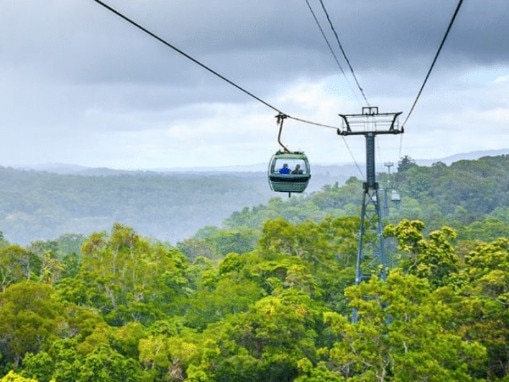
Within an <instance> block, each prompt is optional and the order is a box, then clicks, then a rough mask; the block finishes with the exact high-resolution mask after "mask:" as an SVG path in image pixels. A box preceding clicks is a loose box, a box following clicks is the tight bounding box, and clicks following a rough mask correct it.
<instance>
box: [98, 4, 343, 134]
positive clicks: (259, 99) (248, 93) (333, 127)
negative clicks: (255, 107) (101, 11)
mask: <svg viewBox="0 0 509 382" xmlns="http://www.w3.org/2000/svg"><path fill="white" fill-rule="evenodd" d="M94 1H95V2H96V3H98V4H99V5H102V6H103V7H104V8H106V9H107V10H109V11H110V12H112V13H114V14H115V15H117V16H118V17H120V18H122V19H123V20H125V21H127V22H128V23H129V24H131V25H133V26H135V27H136V28H138V29H140V30H141V31H143V32H145V33H146V34H148V35H149V36H151V37H153V38H154V39H156V40H157V41H159V42H161V43H162V44H164V45H165V46H167V47H168V48H170V49H173V50H174V51H175V52H177V53H179V54H181V55H183V56H184V57H185V58H187V59H188V60H191V61H192V62H193V63H195V64H196V65H198V66H201V67H202V68H203V69H205V70H207V71H208V72H210V73H212V74H213V75H215V76H216V77H219V78H220V79H222V80H223V81H225V82H227V83H228V84H230V85H231V86H233V87H235V88H237V89H238V90H240V91H241V92H243V93H245V94H247V95H248V96H250V97H251V98H254V99H255V100H257V101H258V102H260V103H262V104H264V105H265V106H267V107H268V108H270V109H272V110H274V111H276V112H277V113H278V114H283V115H286V116H287V117H288V118H291V119H293V120H296V121H299V122H302V123H307V124H310V125H315V126H321V127H328V128H331V129H338V127H337V126H331V125H326V124H323V123H318V122H313V121H308V120H306V119H302V118H297V117H292V116H290V115H288V114H286V113H283V112H282V111H281V110H280V109H278V108H277V107H275V106H273V105H271V104H270V103H268V102H267V101H264V100H263V99H261V98H260V97H258V96H256V95H254V94H253V93H251V92H250V91H248V90H246V89H244V88H243V87H241V86H240V85H237V84H236V83H235V82H233V81H232V80H230V79H228V78H226V77H225V76H223V75H222V74H220V73H218V72H217V71H215V70H213V69H211V68H209V67H208V66H207V65H205V64H203V63H202V62H200V61H198V60H197V59H195V58H194V57H192V56H190V55H189V54H187V53H185V52H184V51H182V50H181V49H179V48H177V47H176V46H174V45H172V44H170V43H169V42H167V41H166V40H164V39H163V38H161V37H159V36H158V35H156V34H155V33H153V32H151V31H149V30H148V29H147V28H145V27H143V26H141V25H140V24H138V23H137V22H135V21H133V20H132V19H130V18H129V17H127V16H125V15H123V14H122V13H120V12H119V11H117V10H116V9H114V8H112V7H111V6H109V5H107V4H105V3H104V2H102V1H101V0H94Z"/></svg>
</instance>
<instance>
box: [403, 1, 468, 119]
mask: <svg viewBox="0 0 509 382" xmlns="http://www.w3.org/2000/svg"><path fill="white" fill-rule="evenodd" d="M462 3H463V0H459V1H458V5H457V6H456V10H455V11H454V14H453V15H452V17H451V21H450V22H449V26H448V27H447V30H446V32H445V34H444V37H443V38H442V42H441V43H440V46H439V47H438V50H437V53H436V54H435V57H434V58H433V62H432V63H431V66H430V68H429V70H428V73H427V74H426V77H425V78H424V82H423V83H422V85H421V88H420V89H419V92H418V93H417V96H416V97H415V100H414V103H413V104H412V107H411V108H410V111H409V112H408V114H407V116H406V118H405V121H404V122H403V123H402V125H401V127H402V128H403V127H404V126H405V125H406V123H407V121H408V119H409V118H410V116H411V115H412V112H413V111H414V109H415V105H417V102H418V101H419V98H420V97H421V94H422V91H423V90H424V87H425V86H426V83H427V82H428V79H429V77H430V75H431V72H432V71H433V68H434V67H435V63H436V62H437V59H438V56H439V55H440V52H441V51H442V48H443V46H444V44H445V40H447V37H448V36H449V32H450V31H451V28H452V25H453V24H454V21H455V20H456V16H457V15H458V12H459V10H460V8H461V5H462Z"/></svg>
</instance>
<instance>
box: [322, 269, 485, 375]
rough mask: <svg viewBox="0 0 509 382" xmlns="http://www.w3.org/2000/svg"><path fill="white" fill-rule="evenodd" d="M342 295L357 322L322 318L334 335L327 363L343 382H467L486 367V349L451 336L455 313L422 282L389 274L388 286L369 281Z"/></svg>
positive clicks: (454, 334)
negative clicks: (357, 381)
mask: <svg viewBox="0 0 509 382" xmlns="http://www.w3.org/2000/svg"><path fill="white" fill-rule="evenodd" d="M345 293H346V295H347V297H348V298H349V300H350V302H351V307H352V308H354V309H356V310H357V313H358V317H359V321H358V323H355V324H354V323H351V322H350V321H349V320H348V319H347V317H345V316H342V315H340V314H338V313H326V314H325V316H324V317H325V321H326V322H327V323H328V324H329V325H330V326H331V329H332V331H333V333H335V334H336V335H337V340H336V342H335V343H334V345H333V347H332V348H331V349H330V351H329V357H330V358H329V362H331V364H332V365H333V367H334V370H337V371H338V372H340V373H341V374H342V375H343V376H344V377H345V378H347V379H348V378H352V380H373V381H385V380H396V381H416V380H428V381H446V380H448V381H453V380H454V381H457V380H461V381H471V380H474V378H472V376H471V374H470V373H471V371H472V370H473V369H476V368H479V367H482V366H483V365H484V362H485V359H486V350H485V348H484V347H483V346H481V345H480V344H479V343H478V342H475V341H470V340H465V339H463V338H462V337H461V334H460V333H457V332H456V331H455V328H454V326H452V325H450V323H451V321H452V320H453V319H454V318H455V317H454V315H455V311H454V310H453V309H452V308H451V306H449V305H448V304H447V303H446V301H444V300H443V295H444V293H443V291H442V290H440V289H438V290H436V291H433V289H432V288H431V287H430V285H429V283H428V282H427V280H426V279H422V278H418V277H416V276H414V275H404V274H403V273H402V272H401V271H398V270H393V271H391V272H390V273H389V275H388V277H387V280H386V281H381V280H379V279H377V278H375V277H373V278H372V279H371V280H370V281H369V282H366V283H361V284H359V285H357V286H352V287H349V288H347V289H346V292H345ZM446 295H447V294H446Z"/></svg>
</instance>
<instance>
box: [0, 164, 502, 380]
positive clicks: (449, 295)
mask: <svg viewBox="0 0 509 382" xmlns="http://www.w3.org/2000/svg"><path fill="white" fill-rule="evenodd" d="M508 165H509V158H508V157H496V158H482V159H480V160H478V161H469V162H467V161H464V162H457V163H454V164H453V165H451V166H445V165H443V164H440V163H438V164H435V165H433V166H431V167H420V166H416V165H415V163H413V162H412V161H411V160H408V158H407V160H406V161H402V163H401V164H400V168H399V171H398V172H397V173H395V174H391V175H387V174H385V175H381V176H380V179H379V180H380V183H381V186H383V187H384V188H386V189H389V190H391V189H392V188H397V189H398V190H399V192H400V194H401V196H402V198H401V202H400V203H399V204H398V205H395V204H393V203H392V204H391V203H390V202H389V204H390V205H389V206H388V207H389V208H388V213H387V216H386V217H385V219H386V228H385V232H384V233H385V236H386V237H387V238H388V239H389V238H393V240H395V241H396V243H397V248H394V251H393V252H392V253H391V256H392V260H393V262H394V264H395V265H394V267H392V268H391V269H390V270H389V272H388V276H387V279H386V281H381V280H380V279H379V278H378V277H377V275H376V274H374V275H373V277H372V278H371V279H370V280H369V281H367V282H363V283H361V284H360V285H358V286H355V285H353V278H354V268H355V259H356V247H357V239H358V238H357V235H358V225H359V218H358V212H359V206H358V204H359V200H360V196H361V183H360V181H359V180H357V179H354V178H352V179H350V180H349V181H348V182H347V183H346V184H345V185H344V186H341V187H340V186H339V185H337V184H336V185H331V186H327V187H324V189H323V190H322V191H320V192H316V193H313V194H311V195H309V196H307V197H297V198H294V197H292V198H291V199H289V200H287V201H283V200H282V199H280V198H274V199H272V200H270V202H269V203H268V204H267V205H259V206H256V207H246V208H244V209H243V210H241V211H238V212H235V213H233V214H232V215H231V216H230V217H229V218H228V219H226V220H225V222H224V224H223V226H222V227H214V226H208V227H204V228H203V229H202V230H200V231H199V232H198V233H197V234H196V235H195V236H193V237H190V238H188V239H185V240H182V241H181V242H179V243H178V244H177V245H176V246H171V245H170V244H168V243H165V242H159V241H157V240H154V239H150V238H146V237H143V236H142V235H139V234H138V233H137V232H135V230H134V229H133V228H130V227H128V226H126V225H123V224H118V223H117V224H114V225H113V228H112V229H111V230H110V231H109V232H105V231H102V232H96V233H93V234H91V235H89V236H87V237H83V236H81V235H73V234H67V235H63V236H61V237H60V238H59V239H58V240H54V241H34V242H32V243H31V244H30V245H27V246H26V247H21V246H19V245H16V244H12V243H9V242H8V241H7V240H5V239H4V240H2V242H1V243H0V317H1V319H0V381H33V380H36V381H42V382H43V381H50V380H55V381H121V380H125V381H182V380H188V381H301V382H302V381H418V380H426V381H498V380H500V381H504V380H507V379H508V378H509V346H508V343H509V341H508V340H509V309H507V305H508V303H509V208H508V206H509V203H508V201H509V200H508V199H507V198H508V196H509V177H508V176H507V172H508V171H509V170H507V169H509V166H508ZM495 181H496V182H495ZM468 186H470V189H469V187H468ZM471 190H474V191H473V192H472V191H471ZM354 310H355V311H356V312H357V314H358V317H359V321H358V322H357V323H356V324H353V323H352V321H351V316H352V311H354ZM1 376H3V378H2V377H1Z"/></svg>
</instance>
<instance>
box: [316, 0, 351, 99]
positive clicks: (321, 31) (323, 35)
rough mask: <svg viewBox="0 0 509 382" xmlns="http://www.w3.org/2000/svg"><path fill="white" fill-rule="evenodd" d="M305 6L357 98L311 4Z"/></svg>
mask: <svg viewBox="0 0 509 382" xmlns="http://www.w3.org/2000/svg"><path fill="white" fill-rule="evenodd" d="M306 4H307V6H308V9H309V12H310V13H311V16H313V20H314V21H315V24H316V26H317V27H318V29H319V31H320V33H321V35H322V37H323V39H324V40H325V43H326V44H327V47H328V48H329V51H330V53H331V55H332V57H333V58H334V61H335V62H336V64H337V66H338V68H339V70H340V71H341V73H342V74H343V76H344V77H345V79H346V82H347V84H348V86H349V87H350V90H352V93H353V94H354V96H355V97H356V98H358V97H357V93H355V92H354V90H353V88H352V86H351V84H350V81H349V80H348V77H347V75H346V73H345V71H344V69H343V66H342V65H341V63H340V62H339V58H338V56H337V55H336V53H335V52H334V49H332V45H331V43H330V42H329V39H328V38H327V35H326V34H325V31H324V29H323V28H322V25H321V24H320V20H318V17H317V16H316V13H315V11H314V10H313V8H312V7H311V4H310V3H309V0H306Z"/></svg>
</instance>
